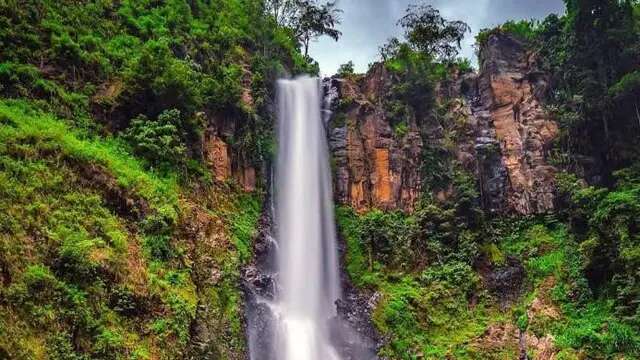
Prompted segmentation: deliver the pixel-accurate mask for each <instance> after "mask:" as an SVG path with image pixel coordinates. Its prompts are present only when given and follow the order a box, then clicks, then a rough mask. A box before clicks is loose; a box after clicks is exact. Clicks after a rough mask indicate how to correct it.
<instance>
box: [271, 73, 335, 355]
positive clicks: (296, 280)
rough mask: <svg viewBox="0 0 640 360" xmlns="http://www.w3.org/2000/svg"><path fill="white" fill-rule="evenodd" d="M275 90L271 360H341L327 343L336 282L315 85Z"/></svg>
mask: <svg viewBox="0 0 640 360" xmlns="http://www.w3.org/2000/svg"><path fill="white" fill-rule="evenodd" d="M277 90H278V144H279V145H278V146H279V147H278V160H277V164H276V179H275V180H276V189H275V190H276V194H275V196H276V197H275V200H276V202H275V204H276V212H275V224H276V236H277V241H278V251H277V266H278V274H279V276H278V283H279V286H278V293H277V294H276V298H275V305H276V307H277V309H278V310H277V312H278V315H277V319H278V320H277V321H278V324H276V326H275V331H276V342H277V346H275V352H276V354H275V356H276V358H277V359H279V360H330V359H339V356H338V355H337V353H336V351H335V350H334V349H333V347H332V345H331V342H330V336H329V335H330V334H329V332H330V331H329V324H330V319H331V318H334V317H335V316H336V310H335V305H334V303H335V301H336V300H338V299H339V298H340V280H339V268H338V251H337V245H336V234H335V228H334V227H335V224H334V216H333V202H332V190H331V172H330V171H331V170H330V167H329V152H328V146H327V137H326V134H325V128H324V123H323V121H322V118H321V107H322V91H321V85H320V81H319V80H318V79H316V78H310V77H301V78H297V79H295V80H280V81H278V88H277Z"/></svg>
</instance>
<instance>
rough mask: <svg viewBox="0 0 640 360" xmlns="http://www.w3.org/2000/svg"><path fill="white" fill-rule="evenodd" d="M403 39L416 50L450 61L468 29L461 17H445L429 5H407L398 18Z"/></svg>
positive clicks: (469, 29) (455, 54) (458, 49)
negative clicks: (454, 18) (452, 19)
mask: <svg viewBox="0 0 640 360" xmlns="http://www.w3.org/2000/svg"><path fill="white" fill-rule="evenodd" d="M398 24H399V25H400V26H402V27H403V28H404V30H405V37H406V38H407V41H408V42H409V43H410V44H411V45H412V46H413V47H414V48H415V49H417V50H419V51H422V52H425V53H427V54H429V55H431V56H433V57H437V58H439V59H440V60H442V61H453V60H454V59H455V57H456V56H457V55H458V52H459V51H460V43H461V41H462V39H463V38H464V35H465V34H466V33H467V32H469V31H471V28H470V27H469V25H467V24H466V23H465V22H464V21H449V20H446V19H445V18H443V17H442V16H441V15H440V11H438V10H437V9H435V8H434V7H433V6H431V5H424V4H421V5H411V6H409V7H408V8H407V14H406V15H405V16H404V17H403V18H402V19H400V21H398Z"/></svg>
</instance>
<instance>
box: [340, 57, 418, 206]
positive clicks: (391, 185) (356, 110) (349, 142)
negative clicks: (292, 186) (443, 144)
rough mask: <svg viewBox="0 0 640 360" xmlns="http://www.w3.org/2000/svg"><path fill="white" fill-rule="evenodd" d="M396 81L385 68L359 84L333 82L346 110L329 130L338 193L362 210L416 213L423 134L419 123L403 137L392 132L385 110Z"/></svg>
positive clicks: (411, 124)
mask: <svg viewBox="0 0 640 360" xmlns="http://www.w3.org/2000/svg"><path fill="white" fill-rule="evenodd" d="M390 81H391V77H390V76H389V74H388V73H387V71H386V69H385V68H384V66H382V65H376V66H374V68H373V69H372V70H371V71H370V72H369V74H367V76H366V77H364V78H361V79H358V80H353V79H337V78H334V79H332V80H331V86H332V87H334V88H335V89H337V92H338V95H339V102H340V105H339V107H341V108H342V109H341V111H340V113H339V114H337V115H336V116H334V118H333V120H332V122H331V123H330V125H329V126H330V130H329V136H330V139H329V143H330V148H331V151H332V154H333V168H334V174H335V176H334V187H335V191H334V192H335V197H336V199H337V201H338V202H340V203H343V204H348V205H351V206H352V207H353V208H355V209H357V210H366V209H370V208H380V209H403V210H407V211H410V210H412V209H413V207H414V206H415V202H416V200H417V198H418V196H419V194H420V178H421V176H420V169H421V163H420V157H421V152H422V139H421V136H420V131H419V129H418V126H417V125H416V123H415V121H409V123H408V124H407V129H406V131H403V132H402V133H400V132H397V131H394V129H393V128H392V126H391V122H390V119H388V118H387V117H386V114H385V111H384V110H383V108H382V106H381V101H382V98H383V95H384V93H385V92H386V91H388V90H389V86H390Z"/></svg>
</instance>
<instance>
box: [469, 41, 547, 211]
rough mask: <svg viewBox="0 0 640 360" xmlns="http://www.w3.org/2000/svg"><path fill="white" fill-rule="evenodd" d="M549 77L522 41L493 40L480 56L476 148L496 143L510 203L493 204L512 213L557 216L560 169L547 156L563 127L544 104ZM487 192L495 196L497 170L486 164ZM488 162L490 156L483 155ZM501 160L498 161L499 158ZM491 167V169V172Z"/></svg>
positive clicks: (484, 183)
mask: <svg viewBox="0 0 640 360" xmlns="http://www.w3.org/2000/svg"><path fill="white" fill-rule="evenodd" d="M547 78H548V76H547V75H546V74H545V73H542V72H540V71H537V69H536V65H535V55H534V54H531V53H530V52H528V51H527V50H526V49H525V46H524V44H523V43H521V42H520V41H518V40H516V39H514V38H513V37H511V36H508V35H504V34H499V33H498V34H494V35H492V36H490V37H489V39H488V41H487V44H486V45H485V46H483V47H482V48H481V51H480V75H479V77H478V80H477V91H478V93H477V96H479V98H477V99H476V100H477V103H476V106H475V107H474V116H476V118H477V119H478V123H479V124H481V125H482V126H479V129H478V130H479V136H478V140H477V145H476V148H479V149H481V148H483V147H484V146H485V145H484V144H491V143H495V142H496V141H497V144H498V145H499V153H500V158H501V164H502V165H501V166H502V167H504V170H506V175H507V182H506V191H505V193H504V195H505V199H504V200H500V199H495V198H493V199H489V202H493V203H494V204H499V203H502V205H501V206H500V205H498V207H499V208H501V209H503V210H506V211H508V212H515V213H519V214H525V215H526V214H536V213H543V212H547V211H549V210H552V209H553V207H554V193H555V181H554V177H555V168H554V167H553V166H551V165H550V164H549V163H548V161H547V153H548V151H549V149H550V147H551V143H552V141H553V139H554V138H555V137H556V135H557V133H558V126H557V124H556V122H555V121H553V119H551V118H550V117H549V115H548V114H547V113H546V112H545V110H544V107H543V104H542V100H541V99H542V98H543V95H544V93H545V92H546V91H547V88H548V80H547ZM482 156H483V155H481V156H480V159H479V160H480V161H479V165H480V168H479V170H480V174H481V177H480V180H481V182H482V187H483V188H486V189H488V190H489V192H488V193H489V196H492V194H495V192H492V190H495V186H494V185H495V184H487V183H486V182H483V181H482V180H483V179H484V178H486V179H489V180H491V179H495V178H496V175H497V174H499V173H500V172H501V170H500V167H501V166H498V165H491V159H488V160H489V162H488V163H487V161H486V159H485V161H482V160H483V159H482ZM484 157H485V158H486V157H487V156H486V155H484ZM496 159H497V158H496ZM487 164H489V169H487V170H488V172H487V171H483V170H484V169H486V167H487Z"/></svg>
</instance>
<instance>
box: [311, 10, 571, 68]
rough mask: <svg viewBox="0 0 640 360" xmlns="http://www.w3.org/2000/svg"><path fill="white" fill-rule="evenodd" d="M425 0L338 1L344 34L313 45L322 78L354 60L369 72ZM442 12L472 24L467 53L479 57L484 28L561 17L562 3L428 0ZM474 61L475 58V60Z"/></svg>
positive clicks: (465, 43)
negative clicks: (410, 10) (408, 13)
mask: <svg viewBox="0 0 640 360" xmlns="http://www.w3.org/2000/svg"><path fill="white" fill-rule="evenodd" d="M418 1H420V0H338V7H340V8H341V9H343V10H344V13H343V14H342V24H341V25H340V26H339V29H340V30H341V31H342V33H343V36H342V38H341V39H340V40H339V41H338V42H335V41H333V40H331V39H328V38H323V39H321V40H319V41H317V42H315V43H313V44H312V45H311V48H310V54H311V56H312V57H313V58H314V59H316V60H318V62H319V63H320V70H321V72H322V74H323V75H331V74H334V73H335V72H336V70H337V69H338V67H339V66H340V64H343V63H346V62H347V61H349V60H352V61H353V62H354V64H355V66H356V70H357V71H359V72H364V71H366V69H367V68H368V65H369V63H371V62H373V61H375V60H377V57H378V47H379V46H380V45H382V44H384V43H385V42H386V40H387V39H388V38H390V37H392V36H400V35H401V29H399V28H398V27H397V26H396V23H397V21H398V19H400V18H401V17H402V16H403V15H404V13H405V10H406V8H407V6H408V5H409V4H414V3H417V2H418ZM423 1H425V3H427V4H431V5H433V6H434V7H436V8H437V9H439V10H440V12H441V13H442V15H443V16H444V17H445V18H447V19H451V20H463V21H465V22H466V23H467V24H469V26H471V31H472V33H470V34H468V35H467V38H466V39H465V42H464V44H463V48H462V55H463V56H465V57H468V58H471V59H475V55H474V51H473V42H474V37H475V34H477V32H478V31H479V30H480V29H483V28H487V27H493V26H495V25H498V24H501V23H503V22H505V21H507V20H510V19H514V20H516V19H517V20H519V19H531V18H537V19H540V18H544V17H545V16H546V15H548V14H550V13H562V12H563V11H564V3H563V1H562V0H423ZM474 62H475V60H474Z"/></svg>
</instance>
